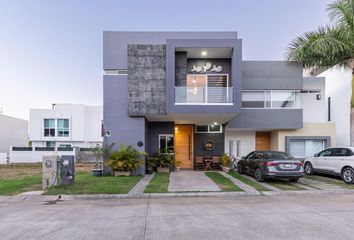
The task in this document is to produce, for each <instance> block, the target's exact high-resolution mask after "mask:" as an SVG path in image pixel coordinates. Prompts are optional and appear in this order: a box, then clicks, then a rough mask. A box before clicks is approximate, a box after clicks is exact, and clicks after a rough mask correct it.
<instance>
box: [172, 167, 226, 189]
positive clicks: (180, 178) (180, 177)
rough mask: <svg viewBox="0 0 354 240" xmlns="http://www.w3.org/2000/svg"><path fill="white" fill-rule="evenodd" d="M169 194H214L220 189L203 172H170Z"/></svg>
mask: <svg viewBox="0 0 354 240" xmlns="http://www.w3.org/2000/svg"><path fill="white" fill-rule="evenodd" d="M168 191H169V192H216V191H221V190H220V188H219V187H218V186H217V185H216V184H215V183H214V182H213V181H212V180H211V179H210V178H208V177H207V176H205V174H204V172H198V171H181V172H171V174H170V184H169V185H168Z"/></svg>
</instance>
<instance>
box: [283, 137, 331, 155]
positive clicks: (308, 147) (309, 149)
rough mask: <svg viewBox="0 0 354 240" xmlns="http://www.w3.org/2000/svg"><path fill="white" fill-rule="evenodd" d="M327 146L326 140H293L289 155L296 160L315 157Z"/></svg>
mask: <svg viewBox="0 0 354 240" xmlns="http://www.w3.org/2000/svg"><path fill="white" fill-rule="evenodd" d="M325 146H326V140H324V139H313V140H311V139H291V140H290V146H289V153H290V154H291V155H292V156H294V157H296V158H305V157H309V156H313V155H314V154H315V153H318V152H320V151H322V150H323V149H324V148H325Z"/></svg>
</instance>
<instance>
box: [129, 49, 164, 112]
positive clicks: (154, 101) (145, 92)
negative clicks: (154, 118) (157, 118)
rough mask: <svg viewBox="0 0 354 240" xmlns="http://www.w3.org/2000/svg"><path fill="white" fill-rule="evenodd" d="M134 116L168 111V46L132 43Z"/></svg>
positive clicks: (131, 76)
mask: <svg viewBox="0 0 354 240" xmlns="http://www.w3.org/2000/svg"><path fill="white" fill-rule="evenodd" d="M128 110H129V115H130V116H145V115H164V114H166V46H165V45H139V44H132V45H128Z"/></svg>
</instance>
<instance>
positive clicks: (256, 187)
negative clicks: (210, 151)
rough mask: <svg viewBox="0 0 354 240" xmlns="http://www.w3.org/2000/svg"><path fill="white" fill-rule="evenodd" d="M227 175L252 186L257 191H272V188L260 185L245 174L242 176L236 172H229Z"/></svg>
mask: <svg viewBox="0 0 354 240" xmlns="http://www.w3.org/2000/svg"><path fill="white" fill-rule="evenodd" d="M229 175H230V176H232V177H234V178H236V179H238V180H240V181H241V182H243V183H245V184H247V185H249V186H251V187H253V188H254V189H256V190H257V191H261V192H266V191H272V190H270V189H268V188H266V187H264V186H262V185H261V184H259V183H257V182H255V181H252V180H251V179H249V178H247V177H245V176H242V175H241V174H239V173H237V172H229Z"/></svg>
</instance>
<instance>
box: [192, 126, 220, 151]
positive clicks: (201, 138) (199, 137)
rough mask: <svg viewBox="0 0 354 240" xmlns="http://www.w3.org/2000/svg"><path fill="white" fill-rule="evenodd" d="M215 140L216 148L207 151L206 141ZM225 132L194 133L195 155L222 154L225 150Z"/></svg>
mask: <svg viewBox="0 0 354 240" xmlns="http://www.w3.org/2000/svg"><path fill="white" fill-rule="evenodd" d="M207 140H212V141H214V142H215V148H214V150H212V151H206V150H205V149H204V147H203V145H204V143H205V141H207ZM224 144H225V134H224V130H223V132H222V133H194V157H197V156H222V155H223V154H224V152H225V148H224Z"/></svg>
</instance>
